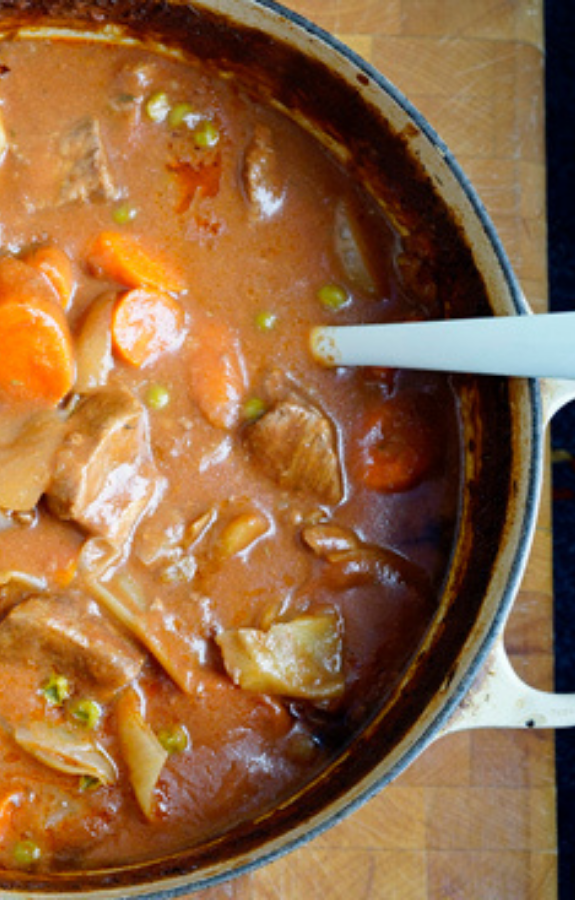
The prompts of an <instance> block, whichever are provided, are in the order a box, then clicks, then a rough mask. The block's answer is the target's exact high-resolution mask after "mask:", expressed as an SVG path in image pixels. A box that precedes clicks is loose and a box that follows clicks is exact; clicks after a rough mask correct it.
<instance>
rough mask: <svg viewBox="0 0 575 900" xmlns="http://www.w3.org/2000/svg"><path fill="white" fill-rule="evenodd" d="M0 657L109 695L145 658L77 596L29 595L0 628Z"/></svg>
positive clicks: (130, 677)
mask: <svg viewBox="0 0 575 900" xmlns="http://www.w3.org/2000/svg"><path fill="white" fill-rule="evenodd" d="M0 658H1V659H2V661H3V663H7V662H9V661H10V660H15V661H17V662H18V663H22V662H23V661H24V660H25V659H29V660H30V661H31V664H32V665H33V666H34V667H35V668H36V669H38V670H43V671H44V672H45V673H53V672H59V673H61V674H63V675H65V676H67V677H68V678H69V679H70V680H71V681H74V684H75V687H76V688H77V689H80V690H82V689H83V690H88V691H89V692H96V694H97V695H98V697H100V698H101V699H104V698H107V697H111V696H113V695H114V694H115V693H117V692H118V691H119V690H121V689H122V688H123V687H125V685H127V684H129V683H130V682H131V681H133V680H134V679H135V678H136V677H137V675H138V673H139V671H140V669H141V668H142V665H143V663H144V659H145V654H144V652H143V651H142V650H141V649H140V648H139V647H138V646H137V645H136V643H135V642H134V641H132V639H131V638H129V637H127V636H125V635H124V634H122V633H121V632H120V631H119V630H118V629H117V628H116V627H115V626H114V624H113V623H112V622H111V621H109V620H108V619H107V618H105V617H104V616H103V615H102V613H101V612H100V609H99V607H98V604H97V603H96V602H95V601H93V600H90V599H87V598H86V597H84V596H83V595H81V594H68V595H66V596H57V595H44V596H33V597H29V598H28V599H27V600H24V601H22V603H20V604H18V606H15V607H14V608H13V609H12V610H11V611H10V612H9V613H8V615H7V616H6V618H5V619H4V621H3V622H2V624H1V625H0Z"/></svg>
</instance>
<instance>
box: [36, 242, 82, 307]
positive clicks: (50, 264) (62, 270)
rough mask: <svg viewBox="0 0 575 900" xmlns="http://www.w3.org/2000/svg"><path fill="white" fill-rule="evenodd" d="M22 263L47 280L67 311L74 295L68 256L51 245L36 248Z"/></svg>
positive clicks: (72, 275)
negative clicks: (35, 270)
mask: <svg viewBox="0 0 575 900" xmlns="http://www.w3.org/2000/svg"><path fill="white" fill-rule="evenodd" d="M24 261H25V262H26V263H28V265H29V266H32V268H34V269H37V270H38V271H39V272H41V273H42V275H44V276H45V278H47V279H48V281H49V282H50V284H51V285H52V287H53V288H54V290H55V291H56V294H57V295H58V298H59V300H60V302H61V304H62V306H63V307H64V309H68V307H69V305H70V301H71V299H72V294H73V293H74V287H75V284H74V273H73V271H72V263H71V262H70V258H69V256H68V255H67V254H66V253H65V252H64V251H63V250H61V249H60V247H56V246H55V245H53V244H49V245H46V246H44V247H37V248H36V249H35V250H32V251H31V253H28V254H27V255H26V256H25V257H24Z"/></svg>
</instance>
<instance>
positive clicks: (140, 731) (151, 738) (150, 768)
mask: <svg viewBox="0 0 575 900" xmlns="http://www.w3.org/2000/svg"><path fill="white" fill-rule="evenodd" d="M117 716H118V737H119V739H120V746H121V748H122V755H123V757H124V759H125V761H126V765H127V766H128V771H129V773H130V781H131V783H132V787H133V789H134V793H135V795H136V799H137V801H138V803H139V804H140V808H141V810H142V812H143V813H144V815H145V816H146V818H147V819H150V820H153V819H154V811H155V796H154V794H155V790H156V786H157V784H158V780H159V778H160V775H161V772H162V769H163V768H164V764H165V762H166V760H167V758H168V756H169V754H168V751H167V750H165V749H164V747H162V745H161V743H160V741H159V740H158V738H157V737H156V735H155V734H154V732H153V730H152V728H151V727H150V726H149V725H148V723H147V722H145V721H144V718H143V716H142V712H141V704H140V700H139V697H138V695H137V694H136V692H135V691H134V690H132V689H128V690H126V691H125V693H124V694H122V696H121V697H120V699H119V701H118V705H117Z"/></svg>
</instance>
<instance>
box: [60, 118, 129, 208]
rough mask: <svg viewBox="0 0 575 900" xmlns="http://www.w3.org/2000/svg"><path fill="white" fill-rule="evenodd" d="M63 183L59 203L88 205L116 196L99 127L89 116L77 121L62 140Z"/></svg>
mask: <svg viewBox="0 0 575 900" xmlns="http://www.w3.org/2000/svg"><path fill="white" fill-rule="evenodd" d="M59 150H60V158H61V163H62V181H61V184H60V195H59V202H60V203H61V204H65V203H74V202H80V203H87V202H89V201H91V200H112V199H114V197H116V196H117V192H116V188H115V187H114V182H113V180H112V172H111V169H110V164H109V162H108V157H107V154H106V150H105V148H104V143H103V141H102V135H101V132H100V125H99V123H98V121H97V120H96V119H93V118H92V117H86V118H85V119H81V120H80V121H79V122H76V124H75V125H73V126H72V128H70V130H69V131H67V132H66V133H65V134H64V135H63V136H62V137H61V139H60V147H59Z"/></svg>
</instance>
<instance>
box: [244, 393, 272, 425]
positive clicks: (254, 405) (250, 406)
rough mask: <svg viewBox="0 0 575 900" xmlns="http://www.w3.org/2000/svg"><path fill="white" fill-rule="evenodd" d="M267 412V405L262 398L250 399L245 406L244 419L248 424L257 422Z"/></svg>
mask: <svg viewBox="0 0 575 900" xmlns="http://www.w3.org/2000/svg"><path fill="white" fill-rule="evenodd" d="M265 411H266V405H265V403H264V401H263V400H262V399H261V397H250V398H249V399H248V400H246V402H245V403H244V406H243V415H244V419H245V420H246V421H247V422H255V421H256V419H260V418H261V417H262V416H263V414H264V413H265Z"/></svg>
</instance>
